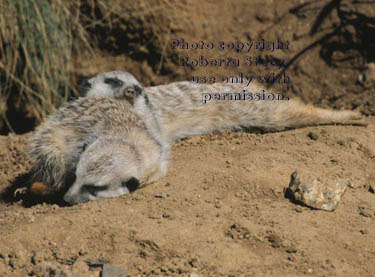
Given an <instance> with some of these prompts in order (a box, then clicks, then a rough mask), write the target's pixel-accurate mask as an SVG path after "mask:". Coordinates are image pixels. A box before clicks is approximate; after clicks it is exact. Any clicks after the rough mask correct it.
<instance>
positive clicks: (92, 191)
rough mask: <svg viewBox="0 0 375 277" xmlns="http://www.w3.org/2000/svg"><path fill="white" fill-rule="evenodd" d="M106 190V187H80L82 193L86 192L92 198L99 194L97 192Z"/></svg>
mask: <svg viewBox="0 0 375 277" xmlns="http://www.w3.org/2000/svg"><path fill="white" fill-rule="evenodd" d="M107 189H108V186H100V187H98V186H94V185H83V186H82V187H81V191H82V192H88V193H90V194H91V195H93V196H96V194H97V193H98V192H99V191H103V190H107Z"/></svg>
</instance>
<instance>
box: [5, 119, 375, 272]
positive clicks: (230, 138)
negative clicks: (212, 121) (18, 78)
mask: <svg viewBox="0 0 375 277" xmlns="http://www.w3.org/2000/svg"><path fill="white" fill-rule="evenodd" d="M369 122H370V125H369V126H368V127H367V128H363V127H352V126H347V127H343V126H324V127H309V128H303V129H298V130H292V131H287V132H281V133H272V134H250V133H244V132H236V133H231V132H221V133H217V134H212V135H206V136H197V137H192V138H189V139H185V140H182V141H179V142H177V143H176V145H175V147H174V151H173V155H172V158H171V166H170V169H169V173H168V175H167V177H166V178H164V179H163V180H161V181H159V182H157V183H155V184H152V185H150V186H148V187H146V188H144V189H141V190H138V191H136V192H134V193H133V194H131V195H127V196H123V197H120V198H115V199H106V200H99V201H93V202H91V203H86V204H81V205H77V206H72V207H59V206H58V205H50V204H39V205H35V206H32V207H31V208H25V207H23V206H22V205H21V203H15V204H13V205H5V204H2V205H1V214H0V233H1V237H0V275H1V276H26V275H32V276H55V275H54V274H56V276H57V273H59V274H62V273H65V274H66V275H68V276H69V274H73V273H75V274H76V276H99V272H100V270H101V267H89V266H88V265H87V264H86V263H85V262H83V261H86V260H88V261H91V262H108V263H111V264H112V265H114V266H119V267H121V268H123V269H124V270H126V271H127V272H128V273H129V274H131V276H138V275H142V274H143V275H147V276H157V275H168V276H175V275H182V276H187V275H188V274H194V273H196V274H198V276H301V275H310V276H374V272H375V264H374V258H375V244H374V243H373V242H374V241H375V233H374V230H375V228H374V227H375V208H374V207H375V195H374V193H373V192H370V191H369V186H370V185H371V186H372V188H373V187H374V184H375V174H374V172H375V144H374V143H373V142H374V141H375V118H369ZM309 132H313V133H314V134H316V135H317V137H318V138H317V140H312V139H311V138H310V137H309V136H308V134H309ZM28 136H29V135H23V136H15V135H10V136H7V137H6V136H3V137H1V138H0V145H1V147H0V149H1V150H0V151H1V152H0V157H1V159H0V183H1V187H2V188H3V187H5V186H7V185H8V184H9V181H11V180H12V179H13V178H14V177H16V175H17V174H19V173H22V172H25V171H26V169H27V168H28V162H27V159H26V158H25V155H24V151H25V147H26V139H27V137H28ZM295 169H298V170H299V172H301V173H303V174H305V176H307V177H306V178H311V179H313V178H319V179H320V180H322V181H323V182H334V181H336V180H337V179H338V178H344V179H346V180H349V181H350V183H351V185H350V187H349V188H348V190H347V191H346V193H345V195H344V197H343V199H342V201H341V203H340V204H339V207H338V209H337V210H336V211H334V212H324V211H319V210H311V209H309V208H307V207H302V206H299V205H296V204H293V203H291V202H290V201H289V200H288V199H286V198H285V197H284V193H283V189H284V188H285V187H287V185H288V183H289V180H290V174H291V173H292V172H293V171H294V170H295ZM72 272H73V273H72ZM46 273H48V274H49V275H48V274H47V275H45V274H46ZM61 276H64V275H61Z"/></svg>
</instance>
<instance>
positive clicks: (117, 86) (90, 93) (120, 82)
mask: <svg viewBox="0 0 375 277" xmlns="http://www.w3.org/2000/svg"><path fill="white" fill-rule="evenodd" d="M79 90H80V91H81V94H82V95H83V96H86V97H109V98H114V99H123V100H127V101H129V102H131V103H133V102H134V99H135V98H136V97H137V96H139V95H141V94H142V93H143V87H142V85H141V83H139V82H138V81H137V79H136V78H135V77H134V76H133V75H132V74H130V73H129V72H126V71H111V72H105V73H100V74H98V75H96V76H94V77H92V78H91V79H88V80H85V81H83V82H81V84H80V85H79Z"/></svg>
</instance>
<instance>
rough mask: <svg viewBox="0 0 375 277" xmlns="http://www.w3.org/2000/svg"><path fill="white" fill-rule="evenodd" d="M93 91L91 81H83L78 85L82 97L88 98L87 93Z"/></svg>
mask: <svg viewBox="0 0 375 277" xmlns="http://www.w3.org/2000/svg"><path fill="white" fill-rule="evenodd" d="M90 89H91V84H90V82H89V80H87V79H86V80H82V81H80V82H79V84H78V90H79V92H80V94H81V96H86V95H87V92H88V91H89V90H90Z"/></svg>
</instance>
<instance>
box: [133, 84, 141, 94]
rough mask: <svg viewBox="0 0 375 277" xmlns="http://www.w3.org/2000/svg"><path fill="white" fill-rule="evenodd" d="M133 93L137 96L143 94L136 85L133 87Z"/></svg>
mask: <svg viewBox="0 0 375 277" xmlns="http://www.w3.org/2000/svg"><path fill="white" fill-rule="evenodd" d="M134 91H135V93H136V94H137V95H139V94H141V93H142V92H143V89H142V88H141V87H139V86H137V85H135V86H134Z"/></svg>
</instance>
